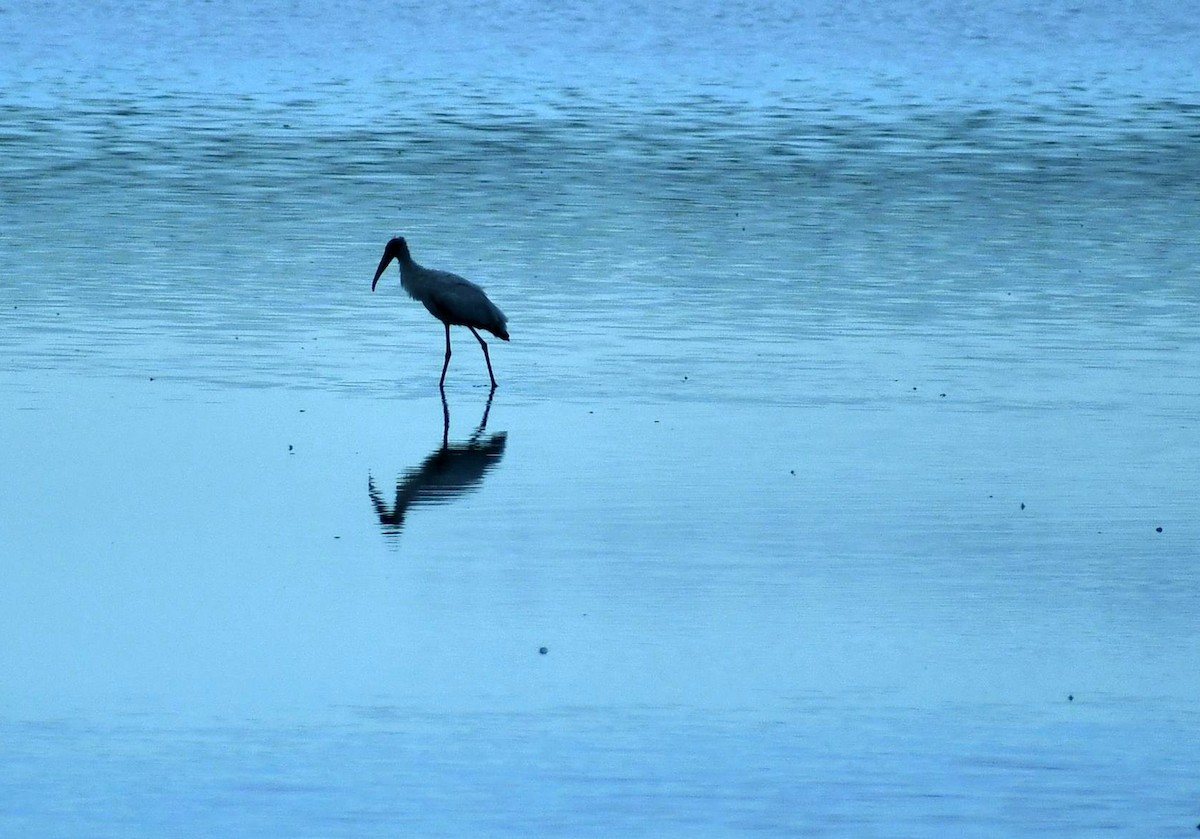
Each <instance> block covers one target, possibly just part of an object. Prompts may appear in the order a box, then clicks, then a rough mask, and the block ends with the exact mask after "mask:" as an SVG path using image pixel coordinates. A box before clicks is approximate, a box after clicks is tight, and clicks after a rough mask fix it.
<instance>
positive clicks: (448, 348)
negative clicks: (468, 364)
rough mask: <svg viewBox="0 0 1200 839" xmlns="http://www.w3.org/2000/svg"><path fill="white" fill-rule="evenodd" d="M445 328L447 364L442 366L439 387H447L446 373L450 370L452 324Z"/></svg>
mask: <svg viewBox="0 0 1200 839" xmlns="http://www.w3.org/2000/svg"><path fill="white" fill-rule="evenodd" d="M445 326H446V363H445V364H443V365H442V380H441V381H440V382H438V387H445V386H446V371H447V370H449V369H450V324H448V323H447V324H445ZM472 331H474V330H472ZM475 337H476V338H478V337H479V336H478V335H476V336H475Z"/></svg>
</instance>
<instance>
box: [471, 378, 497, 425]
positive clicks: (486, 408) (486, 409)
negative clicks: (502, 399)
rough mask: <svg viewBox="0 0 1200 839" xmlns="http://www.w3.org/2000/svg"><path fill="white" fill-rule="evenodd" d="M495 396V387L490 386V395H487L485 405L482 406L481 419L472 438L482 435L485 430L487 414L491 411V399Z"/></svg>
mask: <svg viewBox="0 0 1200 839" xmlns="http://www.w3.org/2000/svg"><path fill="white" fill-rule="evenodd" d="M495 395H496V386H495V385H492V390H491V392H490V393H488V401H487V404H486V405H484V406H483V419H481V420H480V421H479V427H478V428H476V429H475V434H474V435H473V436H474V437H478V436H479V435H480V434H482V433H483V430H484V429H485V428H487V418H488V414H489V413H491V410H492V397H494V396H495Z"/></svg>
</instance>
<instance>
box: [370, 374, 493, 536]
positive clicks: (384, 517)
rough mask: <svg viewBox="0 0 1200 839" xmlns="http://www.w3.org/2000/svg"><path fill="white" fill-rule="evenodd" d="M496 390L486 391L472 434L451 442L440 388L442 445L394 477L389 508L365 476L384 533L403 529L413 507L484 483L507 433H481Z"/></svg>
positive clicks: (439, 501) (452, 496)
mask: <svg viewBox="0 0 1200 839" xmlns="http://www.w3.org/2000/svg"><path fill="white" fill-rule="evenodd" d="M495 395H496V389H495V388H492V391H491V393H489V394H488V398H487V404H486V405H485V406H484V409H483V419H481V420H480V421H479V426H478V427H477V428H476V429H475V431H474V432H472V434H471V436H470V437H468V438H467V440H466V442H463V443H454V444H453V445H451V443H450V405H449V403H447V402H446V391H445V390H443V391H442V416H443V418H444V420H445V423H444V425H443V426H442V445H441V448H439V449H437V450H435V451H434V452H433V453H432V454H430V455H429V456H428V457H427V458H425V460H424V461H422V462H421V465H420V466H416V467H414V468H412V469H409V470H408V471H406V472H405V473H404V474H403V475H401V476H400V477H399V478H397V479H396V500H395V502H393V504H392V505H391V506H390V507H389V506H388V505H387V504H386V503H385V502H384V499H383V496H382V495H380V493H379V490H378V488H376V486H375V479H374V478H373V477H371V476H369V475H368V476H367V491H368V492H369V493H370V496H371V504H372V505H373V506H374V507H375V513H376V515H378V516H379V526H380V527H381V528H382V529H383V532H384V534H385V535H387V536H389V537H392V538H395V537H397V536H399V535H400V531H401V530H403V528H404V520H405V517H406V516H407V515H408V511H409V509H410V508H412V507H419V506H421V505H425V504H448V503H449V502H451V501H453V500H454V499H456V498H457V497H459V496H460V495H464V494H466V493H468V492H470V491H471V490H473V489H475V488H476V487H478V486H479V485H480V484H481V483H482V482H483V476H484V475H486V474H487V472H488V470H490V469H491V468H492V467H493V466H495V465H496V464H497V463H499V462H500V458H501V457H503V456H504V445H505V443H506V442H507V438H508V433H507V432H505V431H500V432H498V433H496V434H484V431H485V430H486V428H487V421H488V413H489V412H490V411H491V410H492V397H493V396H495Z"/></svg>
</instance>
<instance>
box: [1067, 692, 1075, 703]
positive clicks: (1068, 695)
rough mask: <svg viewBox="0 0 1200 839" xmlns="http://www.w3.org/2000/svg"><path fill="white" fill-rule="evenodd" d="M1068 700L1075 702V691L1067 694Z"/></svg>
mask: <svg viewBox="0 0 1200 839" xmlns="http://www.w3.org/2000/svg"><path fill="white" fill-rule="evenodd" d="M1067 701H1068V702H1074V701H1075V694H1073V693H1068V694H1067Z"/></svg>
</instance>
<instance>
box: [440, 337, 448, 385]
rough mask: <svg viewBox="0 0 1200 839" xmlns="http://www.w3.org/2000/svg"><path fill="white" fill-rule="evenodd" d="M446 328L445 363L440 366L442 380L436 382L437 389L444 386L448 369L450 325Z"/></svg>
mask: <svg viewBox="0 0 1200 839" xmlns="http://www.w3.org/2000/svg"><path fill="white" fill-rule="evenodd" d="M445 326H446V363H445V364H443V365H442V380H441V381H440V382H438V387H445V386H446V371H447V370H449V369H450V324H448V323H447V324H445Z"/></svg>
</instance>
